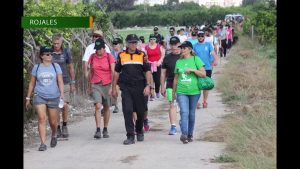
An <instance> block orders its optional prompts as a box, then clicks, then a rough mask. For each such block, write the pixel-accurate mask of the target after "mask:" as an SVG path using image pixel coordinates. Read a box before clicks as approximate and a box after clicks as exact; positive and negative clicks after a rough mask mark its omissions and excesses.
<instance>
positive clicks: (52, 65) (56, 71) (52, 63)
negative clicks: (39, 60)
mask: <svg viewBox="0 0 300 169" xmlns="http://www.w3.org/2000/svg"><path fill="white" fill-rule="evenodd" d="M52 66H53V68H54V70H55V73H56V74H57V71H56V67H55V65H54V63H53V62H52Z"/></svg>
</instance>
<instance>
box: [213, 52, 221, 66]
mask: <svg viewBox="0 0 300 169" xmlns="http://www.w3.org/2000/svg"><path fill="white" fill-rule="evenodd" d="M211 55H212V56H213V57H214V62H213V66H217V65H218V62H219V58H218V55H217V53H216V52H215V51H212V52H211Z"/></svg>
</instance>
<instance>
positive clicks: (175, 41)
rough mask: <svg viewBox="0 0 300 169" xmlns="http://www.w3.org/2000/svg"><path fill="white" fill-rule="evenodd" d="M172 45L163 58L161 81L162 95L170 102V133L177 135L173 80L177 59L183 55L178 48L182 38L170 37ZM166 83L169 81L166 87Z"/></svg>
mask: <svg viewBox="0 0 300 169" xmlns="http://www.w3.org/2000/svg"><path fill="white" fill-rule="evenodd" d="M169 43H170V46H171V53H170V54H167V55H166V57H165V58H164V60H163V63H162V68H161V76H160V83H161V95H162V96H164V97H167V100H168V102H169V108H170V110H169V119H170V124H171V128H170V131H169V135H175V134H176V133H177V129H176V119H177V113H176V107H175V106H174V103H173V99H172V93H173V89H172V88H173V80H174V68H175V64H176V61H177V60H178V59H179V58H180V56H181V50H180V48H178V46H179V44H180V40H179V38H178V37H176V36H173V37H172V38H171V39H170V42H169ZM165 83H167V85H166V88H165Z"/></svg>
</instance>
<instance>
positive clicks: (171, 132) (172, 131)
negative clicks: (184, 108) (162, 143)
mask: <svg viewBox="0 0 300 169" xmlns="http://www.w3.org/2000/svg"><path fill="white" fill-rule="evenodd" d="M176 133H177V129H176V127H174V126H172V127H171V129H170V131H169V135H175V134H176Z"/></svg>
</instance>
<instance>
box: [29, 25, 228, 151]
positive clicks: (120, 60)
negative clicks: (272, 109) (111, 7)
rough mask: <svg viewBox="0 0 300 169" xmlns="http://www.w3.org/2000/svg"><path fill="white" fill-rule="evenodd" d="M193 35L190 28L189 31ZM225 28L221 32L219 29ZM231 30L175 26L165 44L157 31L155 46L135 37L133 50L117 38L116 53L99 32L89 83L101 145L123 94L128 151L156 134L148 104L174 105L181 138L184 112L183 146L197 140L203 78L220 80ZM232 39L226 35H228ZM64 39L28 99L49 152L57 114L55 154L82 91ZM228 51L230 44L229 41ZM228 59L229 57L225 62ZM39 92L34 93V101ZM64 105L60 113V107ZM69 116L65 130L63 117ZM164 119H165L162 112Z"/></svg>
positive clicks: (48, 52)
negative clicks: (215, 75)
mask: <svg viewBox="0 0 300 169" xmlns="http://www.w3.org/2000/svg"><path fill="white" fill-rule="evenodd" d="M187 28H188V27H187ZM218 29H219V30H218ZM227 29H230V28H226V29H223V28H222V23H221V24H220V26H219V27H216V28H215V29H213V34H214V35H211V32H212V30H211V29H210V28H205V29H199V28H198V27H192V29H191V30H189V29H179V30H180V31H179V34H178V35H175V27H170V29H169V34H168V35H167V36H166V40H165V39H164V37H163V36H162V35H161V34H159V33H158V31H159V29H158V27H154V29H153V31H154V33H153V34H150V35H149V43H145V38H144V37H143V36H140V37H138V36H137V35H136V34H129V35H127V37H126V39H125V45H124V46H123V41H122V39H121V38H114V39H113V41H112V49H109V47H108V45H107V44H106V43H105V41H104V39H103V32H102V31H100V30H96V31H94V32H93V43H92V44H90V45H89V46H88V47H87V48H86V51H85V53H84V56H83V59H82V61H83V65H84V69H83V71H84V76H85V78H86V79H87V80H88V82H89V84H90V85H89V87H88V89H89V90H88V91H89V93H90V94H91V96H92V98H93V101H94V106H95V124H96V127H95V128H96V131H95V134H94V138H96V139H100V138H101V137H103V138H109V133H108V124H109V119H110V107H111V106H114V110H113V113H118V112H119V108H118V106H117V105H118V104H117V103H118V95H121V103H122V112H123V115H124V121H125V128H126V136H127V138H126V139H125V140H124V141H123V144H125V145H128V144H134V143H135V137H136V140H137V141H144V132H147V131H149V130H150V126H149V122H148V100H149V101H155V100H156V99H159V98H160V97H161V96H163V97H166V98H167V101H168V102H169V120H170V130H169V133H168V134H169V135H175V134H176V133H177V128H176V123H177V111H178V110H176V109H177V108H176V107H177V106H176V103H178V106H179V108H180V111H179V112H180V120H179V125H180V131H181V136H180V140H181V141H182V143H184V144H186V143H189V142H192V141H193V133H194V126H195V111H196V108H200V107H201V104H200V102H199V98H200V95H201V90H199V88H198V85H197V79H198V77H205V76H209V77H211V75H212V70H213V66H217V64H218V59H219V58H218V57H217V53H218V52H219V45H220V44H221V46H222V38H223V36H224V34H225V35H228V33H226V32H223V30H224V31H227ZM223 33H224V34H223ZM62 41H63V37H62V36H61V35H60V34H54V35H53V37H52V44H53V45H52V47H47V46H43V47H41V49H40V59H41V63H39V64H36V65H34V67H33V69H32V72H31V75H32V76H31V80H30V84H29V89H28V93H27V97H26V107H27V108H28V106H29V104H30V100H31V99H33V105H34V106H35V109H36V112H37V114H38V122H39V124H38V129H39V134H40V140H41V145H40V147H39V150H40V151H45V150H46V149H47V146H46V144H45V140H46V131H45V129H46V114H47V112H48V113H49V114H48V116H49V124H50V126H51V130H52V134H51V142H50V147H55V146H56V144H57V138H59V137H63V138H68V136H69V133H68V128H67V118H68V111H69V110H68V104H69V103H70V96H72V93H73V92H74V91H75V73H74V66H73V63H72V55H71V53H70V50H69V49H67V48H64V47H63V45H62ZM226 41H227V43H226V44H230V43H229V40H228V39H227V40H226ZM223 56H224V57H225V56H226V50H225V53H224V55H223ZM32 93H34V95H33V97H31V96H32ZM61 99H62V100H64V106H63V108H62V109H60V108H59V102H60V100H61ZM207 100H208V90H204V91H203V103H202V107H203V108H207V107H208V101H207ZM101 109H102V112H103V130H102V132H101V127H100V126H101V125H100V124H101ZM60 111H61V112H62V126H61V125H60V118H59V117H60V114H59V112H60ZM162 113H163V112H162Z"/></svg>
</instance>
